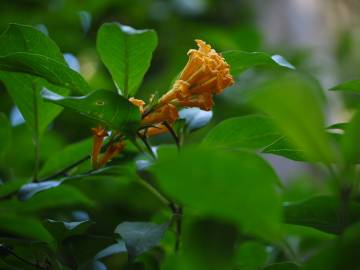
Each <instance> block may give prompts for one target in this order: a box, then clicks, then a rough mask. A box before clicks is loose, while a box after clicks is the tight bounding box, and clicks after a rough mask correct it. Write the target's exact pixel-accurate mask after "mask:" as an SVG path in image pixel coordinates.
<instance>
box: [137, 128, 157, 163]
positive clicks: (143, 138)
mask: <svg viewBox="0 0 360 270" xmlns="http://www.w3.org/2000/svg"><path fill="white" fill-rule="evenodd" d="M137 135H138V136H139V138H140V139H141V141H142V142H143V143H144V144H145V146H146V148H147V150H148V151H149V153H150V155H151V156H152V157H153V158H154V159H156V155H155V153H154V152H153V150H152V149H151V146H150V144H149V142H148V141H147V139H146V137H145V136H143V135H141V134H140V133H139V132H138V133H137Z"/></svg>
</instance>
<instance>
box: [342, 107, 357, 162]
mask: <svg viewBox="0 0 360 270" xmlns="http://www.w3.org/2000/svg"><path fill="white" fill-rule="evenodd" d="M359 138H360V111H358V112H356V114H355V115H354V116H353V118H352V119H351V121H350V123H349V124H348V125H347V126H346V127H345V133H344V136H342V139H341V149H342V153H343V156H344V159H345V161H346V162H347V163H350V164H351V163H356V162H357V161H359V157H360V145H359Z"/></svg>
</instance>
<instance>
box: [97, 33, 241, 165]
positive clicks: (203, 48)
mask: <svg viewBox="0 0 360 270" xmlns="http://www.w3.org/2000/svg"><path fill="white" fill-rule="evenodd" d="M196 43H197V45H198V47H199V48H198V49H197V50H194V49H192V50H189V52H188V56H189V60H188V62H187V64H186V66H185V67H184V69H183V70H182V72H181V73H180V76H179V78H178V79H177V80H176V81H175V83H174V85H173V87H172V88H171V89H170V90H169V91H168V92H167V93H165V94H164V95H163V96H162V97H161V98H160V100H159V103H158V104H157V105H156V106H155V107H153V108H146V107H145V102H144V101H143V100H140V99H136V98H130V99H129V101H130V102H131V103H132V104H134V105H135V106H137V107H138V108H139V111H140V113H141V114H142V115H143V117H142V120H141V126H142V127H144V128H145V131H144V132H143V134H144V135H146V136H148V137H150V136H155V135H157V134H161V133H165V132H168V126H170V127H171V126H172V125H173V123H174V122H175V121H176V120H177V119H178V118H179V114H178V109H179V108H182V107H197V108H200V109H202V110H206V111H210V110H211V109H212V107H213V105H214V102H213V95H214V94H216V95H218V94H220V93H222V92H223V91H224V89H225V88H226V87H228V86H230V85H232V84H233V83H234V79H233V77H232V76H231V74H230V66H229V65H228V64H227V63H226V62H225V59H224V58H223V57H222V56H221V55H220V54H218V53H217V52H216V51H215V50H214V49H212V48H211V46H210V45H208V44H206V43H205V42H204V41H202V40H198V39H197V40H196ZM147 109H148V110H147ZM107 135H108V134H107V132H106V130H105V129H104V128H101V127H98V128H94V129H93V137H94V143H93V153H92V162H93V168H99V167H101V166H103V165H104V164H105V163H107V162H108V161H110V160H111V159H112V158H114V157H115V156H116V155H118V154H119V153H120V152H121V151H122V150H123V149H124V146H125V144H124V141H119V142H116V143H111V144H110V146H109V147H108V148H107V150H106V152H105V154H104V155H103V156H102V158H101V160H99V155H100V152H101V147H102V144H103V140H104V137H106V136H107Z"/></svg>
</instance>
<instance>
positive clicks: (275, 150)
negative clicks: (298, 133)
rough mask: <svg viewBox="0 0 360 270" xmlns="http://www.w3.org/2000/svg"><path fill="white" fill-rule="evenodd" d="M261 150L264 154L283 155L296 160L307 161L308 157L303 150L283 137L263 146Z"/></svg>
mask: <svg viewBox="0 0 360 270" xmlns="http://www.w3.org/2000/svg"><path fill="white" fill-rule="evenodd" d="M262 152H263V153H266V154H273V155H277V156H283V157H286V158H288V159H292V160H296V161H308V159H307V158H305V156H306V154H305V151H304V150H301V149H299V148H298V147H295V146H294V144H292V143H291V142H289V139H287V138H285V137H281V138H279V139H278V140H276V141H275V142H274V143H272V144H270V145H269V146H267V147H265V148H264V149H263V151H262Z"/></svg>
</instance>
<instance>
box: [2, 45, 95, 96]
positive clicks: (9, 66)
mask: <svg viewBox="0 0 360 270" xmlns="http://www.w3.org/2000/svg"><path fill="white" fill-rule="evenodd" d="M0 70H4V71H13V72H24V73H29V74H32V75H35V76H38V77H42V78H44V79H46V80H47V81H48V82H49V83H52V84H54V85H57V86H60V87H64V88H67V89H70V90H73V91H75V92H76V93H79V94H87V93H89V92H90V91H91V89H90V87H89V85H88V84H87V83H86V82H85V80H84V79H83V77H81V75H80V74H79V73H77V72H76V71H74V70H72V69H71V68H70V67H68V66H67V65H66V64H63V63H60V62H58V61H56V60H54V59H52V58H49V57H47V56H44V55H38V54H33V53H27V52H17V53H13V54H9V55H5V56H0Z"/></svg>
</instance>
